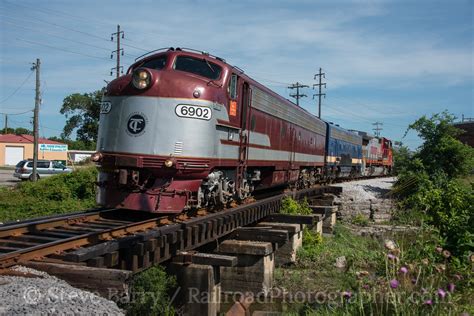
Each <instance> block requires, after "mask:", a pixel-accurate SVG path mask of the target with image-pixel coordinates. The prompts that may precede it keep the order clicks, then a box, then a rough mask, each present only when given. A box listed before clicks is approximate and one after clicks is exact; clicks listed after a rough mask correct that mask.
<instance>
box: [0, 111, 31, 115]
mask: <svg viewBox="0 0 474 316" xmlns="http://www.w3.org/2000/svg"><path fill="white" fill-rule="evenodd" d="M30 112H33V110H28V111H25V112H20V113H5V112H0V114H4V115H23V114H26V113H30Z"/></svg>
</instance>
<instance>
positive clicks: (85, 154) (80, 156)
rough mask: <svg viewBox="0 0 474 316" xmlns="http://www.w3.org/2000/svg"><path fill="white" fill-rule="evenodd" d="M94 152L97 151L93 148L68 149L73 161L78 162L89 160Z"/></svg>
mask: <svg viewBox="0 0 474 316" xmlns="http://www.w3.org/2000/svg"><path fill="white" fill-rule="evenodd" d="M93 153H95V151H93V150H68V152H67V155H68V160H69V161H70V162H71V163H78V162H84V161H87V159H90V158H91V156H92V154H93Z"/></svg>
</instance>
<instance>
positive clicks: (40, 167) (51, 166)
mask: <svg viewBox="0 0 474 316" xmlns="http://www.w3.org/2000/svg"><path fill="white" fill-rule="evenodd" d="M70 172H72V169H70V168H68V167H66V166H65V165H63V164H62V163H60V162H57V161H53V160H38V163H37V164H36V177H37V179H41V178H43V177H50V176H53V175H55V174H60V173H70ZM13 176H14V177H15V178H18V179H21V180H28V179H29V180H33V160H22V161H20V162H19V163H17V164H16V166H15V172H14V173H13Z"/></svg>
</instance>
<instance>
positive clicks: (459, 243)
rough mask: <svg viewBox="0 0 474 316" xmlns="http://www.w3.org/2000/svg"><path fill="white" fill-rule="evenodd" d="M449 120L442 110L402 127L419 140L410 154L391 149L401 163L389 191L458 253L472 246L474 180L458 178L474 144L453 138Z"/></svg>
mask: <svg viewBox="0 0 474 316" xmlns="http://www.w3.org/2000/svg"><path fill="white" fill-rule="evenodd" d="M453 122H454V116H452V115H451V114H449V113H448V112H443V113H440V114H435V115H433V116H432V117H431V118H427V117H426V116H423V117H421V118H420V119H418V120H416V121H415V122H414V123H413V124H411V125H410V126H409V127H408V130H407V132H408V131H409V130H410V129H412V130H415V131H417V132H418V136H420V137H421V138H422V139H423V144H422V145H421V146H420V147H419V148H418V151H417V152H416V153H415V154H414V155H413V156H411V157H410V156H409V155H407V152H404V151H402V152H399V153H397V155H398V160H399V162H400V163H401V165H400V166H399V167H398V168H399V170H398V180H397V182H396V184H395V187H394V189H393V193H394V194H395V195H396V196H397V197H398V198H399V200H400V203H399V205H400V206H401V208H402V210H401V214H403V213H404V216H405V215H406V214H412V215H411V219H412V220H413V221H417V220H418V219H420V218H422V219H423V220H424V221H425V222H426V223H428V224H430V225H433V226H434V227H436V228H437V230H438V231H439V234H440V236H441V237H442V240H443V243H444V246H445V247H447V249H449V250H450V251H451V252H452V253H453V254H454V255H457V256H459V257H460V258H463V257H465V255H466V254H468V253H469V252H471V251H473V250H474V184H473V185H472V186H469V185H465V184H463V183H462V182H461V181H459V179H458V178H459V177H462V176H465V175H467V174H468V173H469V172H470V171H471V170H472V168H473V167H474V149H473V148H471V147H469V146H467V145H464V144H463V143H461V142H460V141H459V140H457V139H456V138H455V137H456V136H457V135H459V134H460V133H461V131H460V130H458V129H457V128H455V127H454V126H453ZM396 158H397V156H396ZM417 214H418V215H417ZM408 218H410V217H408Z"/></svg>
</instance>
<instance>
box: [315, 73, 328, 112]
mask: <svg viewBox="0 0 474 316" xmlns="http://www.w3.org/2000/svg"><path fill="white" fill-rule="evenodd" d="M322 71H323V70H322V69H321V68H319V73H318V74H315V75H314V80H316V78H319V83H315V84H313V89H314V87H316V86H317V87H319V93H316V94H313V99H314V97H315V96H318V117H319V118H321V97H322V96H324V98H325V99H326V93H321V88H322V86H324V88H326V83H325V82H321V80H322V78H326V77H325V76H326V74H325V73H324V72H322Z"/></svg>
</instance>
